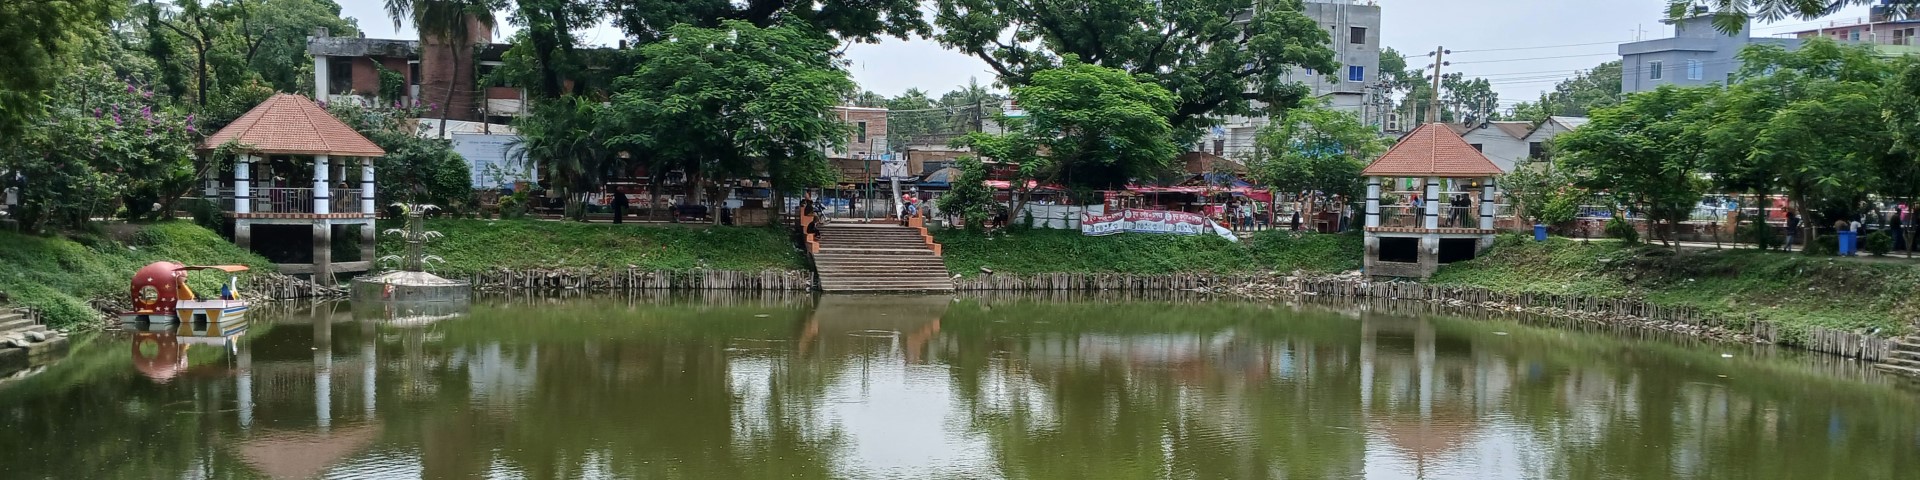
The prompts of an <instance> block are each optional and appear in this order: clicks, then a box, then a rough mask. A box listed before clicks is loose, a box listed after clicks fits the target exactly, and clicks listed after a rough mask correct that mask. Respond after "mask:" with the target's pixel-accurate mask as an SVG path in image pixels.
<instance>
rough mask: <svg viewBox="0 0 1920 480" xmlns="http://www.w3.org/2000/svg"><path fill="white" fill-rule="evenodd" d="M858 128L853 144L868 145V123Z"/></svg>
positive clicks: (861, 124)
mask: <svg viewBox="0 0 1920 480" xmlns="http://www.w3.org/2000/svg"><path fill="white" fill-rule="evenodd" d="M856 128H857V129H856V130H854V132H853V134H854V135H855V136H854V140H853V143H867V122H860V126H859V127H856Z"/></svg>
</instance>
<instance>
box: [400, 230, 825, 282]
mask: <svg viewBox="0 0 1920 480" xmlns="http://www.w3.org/2000/svg"><path fill="white" fill-rule="evenodd" d="M398 226H400V222H398V221H395V222H387V221H382V222H380V228H381V230H382V231H383V232H384V231H385V230H386V229H388V228H394V227H398ZM426 229H427V230H431V231H437V232H440V233H441V234H442V235H445V237H443V238H440V239H437V240H434V241H432V242H430V243H428V244H427V248H426V250H427V253H428V254H430V255H438V256H440V257H441V258H444V259H446V263H436V264H433V265H429V266H428V267H427V270H428V271H431V272H434V273H437V274H441V275H445V276H449V277H458V276H464V275H468V274H472V273H475V272H481V271H488V270H498V269H501V268H506V269H513V270H522V269H554V270H558V269H625V268H627V266H628V265H632V266H634V267H636V268H639V269H642V270H655V271H658V270H674V271H680V270H692V269H696V268H705V269H714V270H735V271H743V272H759V271H765V270H805V269H806V268H807V267H806V262H805V259H804V258H803V257H802V256H801V255H800V250H799V249H798V248H796V247H795V246H794V244H793V242H792V241H791V240H790V239H789V237H788V234H787V233H786V231H784V230H775V229H770V228H762V227H711V226H701V225H684V226H683V225H668V226H653V225H648V226H640V225H631V224H629V225H613V224H608V223H578V222H551V221H542V220H463V219H437V220H428V221H427V225H426ZM402 248H403V245H402V244H401V242H400V238H399V237H398V236H396V235H385V234H382V235H381V236H380V244H379V246H378V249H379V253H380V255H381V256H386V255H393V254H397V253H399V252H400V251H401V250H402Z"/></svg>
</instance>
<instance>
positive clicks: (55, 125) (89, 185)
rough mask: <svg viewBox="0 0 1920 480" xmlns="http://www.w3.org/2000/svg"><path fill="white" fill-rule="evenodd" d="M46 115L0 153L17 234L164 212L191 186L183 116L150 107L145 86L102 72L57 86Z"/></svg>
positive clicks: (73, 75)
mask: <svg viewBox="0 0 1920 480" xmlns="http://www.w3.org/2000/svg"><path fill="white" fill-rule="evenodd" d="M48 94H49V99H48V107H49V108H48V109H47V111H46V112H45V113H44V114H42V115H40V116H39V117H37V118H34V119H32V120H31V121H29V122H28V123H27V125H26V127H25V128H24V130H23V131H22V132H21V135H20V136H19V137H18V138H16V139H15V140H16V142H15V143H14V145H13V148H10V149H7V150H5V151H0V171H8V172H15V173H17V175H18V177H17V179H16V177H15V176H14V175H8V176H6V177H7V179H6V180H5V181H7V182H14V183H15V185H13V186H18V187H20V189H21V191H20V201H21V205H20V210H19V211H18V212H17V213H18V215H19V221H20V226H21V227H22V228H24V229H27V230H29V231H32V230H38V229H40V228H42V227H45V226H52V227H57V228H77V227H81V226H84V225H85V224H86V223H87V222H88V221H89V220H90V219H92V218H97V217H104V216H109V215H114V214H116V213H117V212H120V211H121V209H122V208H124V213H122V215H124V216H126V217H128V218H132V219H144V218H150V217H153V216H157V215H155V211H154V209H153V205H154V204H156V203H158V204H161V205H162V206H163V208H162V209H161V210H160V212H166V211H170V210H171V209H170V208H168V207H170V206H171V204H172V202H173V201H174V200H175V199H178V198H179V197H180V196H181V195H182V194H184V193H186V192H187V190H188V189H190V188H192V186H193V183H194V162H193V146H194V142H195V141H196V140H197V139H198V138H199V135H198V133H196V132H195V131H194V129H193V127H192V125H191V121H190V120H189V119H188V115H187V114H185V113H184V112H178V111H175V110H173V109H171V108H170V107H167V106H165V105H163V104H161V103H159V102H157V101H156V100H155V99H154V98H153V96H152V95H151V94H150V90H149V89H148V88H146V87H145V86H142V85H138V84H134V83H130V82H127V81H124V80H121V79H119V78H116V77H114V75H113V72H112V70H110V69H107V68H104V67H88V68H81V69H78V70H75V71H72V72H70V73H69V74H68V75H67V76H65V77H63V78H61V79H60V81H59V83H58V85H57V86H56V87H55V88H54V89H53V90H52V91H50V92H48Z"/></svg>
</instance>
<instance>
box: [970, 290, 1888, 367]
mask: <svg viewBox="0 0 1920 480" xmlns="http://www.w3.org/2000/svg"><path fill="white" fill-rule="evenodd" d="M955 288H956V289H957V290H959V291H962V292H988V291H1009V290H1013V291H1029V292H1070V291H1103V290H1104V291H1126V290H1143V291H1164V290H1174V291H1211V292H1215V293H1231V294H1237V295H1241V296H1246V297H1253V298H1267V299H1273V298H1278V297H1282V296H1313V297H1325V298H1367V299H1386V300H1400V301H1411V302H1424V303H1433V304H1445V305H1450V306H1454V307H1459V308H1460V311H1458V312H1457V313H1462V314H1484V313H1486V312H1505V311H1516V312H1523V313H1531V314H1536V315H1546V316H1552V317H1558V318H1563V319H1571V320H1578V321H1581V322H1588V323H1597V324H1602V325H1619V326H1623V327H1630V328H1645V329H1655V330H1665V331H1670V332H1676V333H1683V334H1688V335H1695V336H1704V337H1720V338H1737V339H1743V340H1753V341H1763V342H1768V343H1773V344H1778V345H1787V346H1792V347H1797V348H1801V349H1805V350H1811V351H1815V352H1821V353H1828V354H1834V355H1840V356H1843V357H1848V358H1859V359H1863V360H1871V361H1879V360H1881V359H1884V358H1886V357H1887V355H1888V354H1889V353H1890V352H1891V351H1892V349H1893V342H1894V341H1893V339H1889V338H1882V337H1877V336H1874V335H1872V334H1868V333H1861V332H1850V331H1845V330H1833V329H1827V328H1820V327H1813V328H1811V329H1809V330H1807V331H1806V334H1805V335H1798V334H1794V333H1793V332H1791V331H1789V330H1788V329H1785V328H1782V327H1780V326H1779V325H1776V324H1774V323H1772V322H1766V321H1760V320H1754V319H1750V318H1748V319H1739V318H1727V317H1725V316H1722V315H1719V314H1716V313H1712V312H1707V311H1703V310H1700V309H1698V308H1693V307H1676V306H1666V305H1658V304H1654V303H1649V302H1647V301H1645V300H1643V299H1634V298H1616V297H1599V296H1586V295H1555V294H1545V293H1511V292H1499V291H1494V290H1489V289H1485V288H1479V287H1457V286H1443V285H1426V284H1420V283H1414V282H1374V281H1369V280H1366V279H1364V278H1361V277H1358V276H1332V277H1295V276H1273V275H1211V274H1173V275H1126V274H1077V273H1057V274H1036V275H982V276H978V277H972V278H962V279H958V280H956V281H955Z"/></svg>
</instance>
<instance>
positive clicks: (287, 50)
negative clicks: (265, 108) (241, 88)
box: [216, 0, 359, 101]
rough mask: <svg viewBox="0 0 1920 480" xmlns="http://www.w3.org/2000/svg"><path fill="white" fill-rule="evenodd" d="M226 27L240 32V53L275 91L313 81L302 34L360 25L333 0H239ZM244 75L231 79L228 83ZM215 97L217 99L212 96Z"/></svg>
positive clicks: (348, 31) (353, 29)
mask: <svg viewBox="0 0 1920 480" xmlns="http://www.w3.org/2000/svg"><path fill="white" fill-rule="evenodd" d="M229 3H231V4H232V5H233V6H234V7H235V10H236V12H235V14H234V18H233V19H232V20H231V21H229V22H228V28H229V29H230V30H232V31H233V32H234V33H235V34H237V35H240V36H241V39H240V42H239V45H241V46H243V47H244V51H242V52H239V53H240V54H241V55H242V59H243V60H244V62H245V64H246V65H247V66H248V68H249V70H251V74H253V75H258V76H259V77H260V80H262V81H265V82H266V83H267V85H270V86H272V87H273V88H274V89H275V90H279V91H283V92H291V91H298V90H299V89H300V87H301V86H302V84H303V83H310V82H312V80H313V77H312V75H313V57H312V56H310V55H308V54H307V36H308V35H311V34H312V32H313V29H314V28H316V27H323V28H326V29H327V31H328V32H329V34H330V35H335V36H353V35H355V34H356V33H358V32H359V28H358V27H357V26H356V25H354V23H353V22H351V21H350V20H349V19H346V18H341V16H340V4H339V3H336V1H335V0H238V1H231V0H230V2H229ZM247 81H248V79H245V78H234V79H231V81H229V82H228V84H229V85H228V86H233V85H242V84H244V83H246V82H247ZM216 101H217V99H216Z"/></svg>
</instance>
